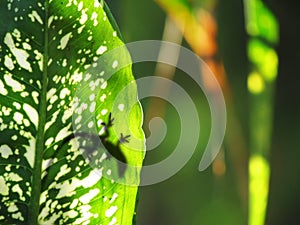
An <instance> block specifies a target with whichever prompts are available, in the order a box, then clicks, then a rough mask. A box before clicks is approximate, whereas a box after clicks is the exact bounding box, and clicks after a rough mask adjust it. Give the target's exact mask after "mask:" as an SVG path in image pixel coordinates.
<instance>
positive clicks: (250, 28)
mask: <svg viewBox="0 0 300 225" xmlns="http://www.w3.org/2000/svg"><path fill="white" fill-rule="evenodd" d="M244 4H245V14H246V29H247V33H248V35H249V41H248V58H249V61H250V64H251V70H250V73H249V75H248V90H249V93H250V104H251V106H250V109H251V112H250V120H249V123H250V126H249V127H250V159H249V165H248V166H249V209H248V210H249V212H248V213H249V215H248V225H263V224H264V223H265V214H266V208H267V202H268V193H269V178H270V163H269V159H268V156H269V152H270V141H271V135H272V133H271V131H272V124H273V100H274V83H275V80H276V76H277V67H278V57H277V53H276V51H275V49H274V46H276V44H277V43H278V39H279V37H278V23H277V21H276V18H275V17H274V15H273V14H272V12H271V11H270V10H269V9H268V8H267V6H266V5H264V3H263V2H262V1H261V0H245V1H244Z"/></svg>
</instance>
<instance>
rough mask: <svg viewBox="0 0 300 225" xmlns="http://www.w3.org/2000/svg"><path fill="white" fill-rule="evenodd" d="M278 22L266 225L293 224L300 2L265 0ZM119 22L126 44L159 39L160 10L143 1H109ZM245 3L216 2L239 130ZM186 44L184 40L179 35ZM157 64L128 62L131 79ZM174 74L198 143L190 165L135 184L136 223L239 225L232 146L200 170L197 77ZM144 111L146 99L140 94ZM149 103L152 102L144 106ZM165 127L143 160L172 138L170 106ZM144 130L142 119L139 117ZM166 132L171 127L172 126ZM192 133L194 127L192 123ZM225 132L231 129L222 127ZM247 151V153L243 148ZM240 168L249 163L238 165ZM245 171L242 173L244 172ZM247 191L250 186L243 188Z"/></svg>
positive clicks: (242, 212) (244, 107)
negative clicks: (221, 165)
mask: <svg viewBox="0 0 300 225" xmlns="http://www.w3.org/2000/svg"><path fill="white" fill-rule="evenodd" d="M266 3H267V5H268V6H269V7H270V8H271V9H272V10H273V12H274V14H275V15H276V17H277V19H278V21H279V25H280V43H279V46H278V49H277V50H278V55H279V72H278V78H277V82H276V91H275V99H274V109H275V111H274V112H275V115H274V121H273V135H272V142H271V152H270V166H271V180H270V195H269V202H268V208H267V215H266V224H267V225H283V224H289V225H299V224H300V213H299V209H300V206H299V204H300V203H299V202H300V163H299V160H300V137H299V127H300V126H299V125H300V124H299V123H300V119H299V115H300V112H299V110H300V95H299V93H298V92H299V80H300V74H299V65H300V62H299V61H300V44H299V40H300V3H299V2H298V1H275V0H269V1H266ZM108 4H109V6H110V8H111V10H112V12H113V15H114V16H115V18H116V21H117V23H118V24H119V27H120V30H121V33H122V35H123V38H124V41H125V43H128V42H132V41H137V40H152V39H154V40H161V38H162V32H163V29H164V23H165V18H166V15H165V13H164V11H163V10H162V9H161V8H160V7H159V6H158V5H157V4H156V3H155V2H154V1H149V0H139V1H137V0H123V1H108ZM243 11H244V8H243V2H242V1H240V0H231V1H220V3H219V4H218V6H217V9H216V18H217V20H218V44H219V49H220V53H221V57H222V60H223V62H224V65H225V69H226V73H227V76H228V77H227V78H228V80H229V84H230V88H231V92H232V95H233V102H234V105H235V108H236V112H237V117H238V119H239V121H240V124H241V127H242V129H243V130H242V132H243V134H244V135H245V137H246V144H247V143H248V139H247V135H248V133H249V131H248V129H249V127H248V117H249V97H248V91H247V85H246V80H247V74H248V69H249V68H248V61H247V52H246V41H247V36H246V31H245V28H244V12H243ZM183 45H184V46H186V47H188V45H187V44H186V43H185V42H184V43H183ZM154 68H155V65H154V64H151V63H143V64H139V65H134V74H135V76H136V77H137V78H139V77H143V76H149V75H151V74H153V73H154ZM174 80H175V81H176V82H178V83H179V84H180V85H181V86H183V87H185V89H188V90H191V91H190V94H191V96H192V97H193V99H195V101H196V102H199V103H197V108H198V109H199V115H200V119H201V118H202V120H203V123H201V130H202V131H203V132H202V133H201V135H202V136H201V137H200V143H199V147H198V149H199V150H197V151H196V153H195V155H194V156H193V158H192V159H191V160H190V161H189V162H188V164H187V165H186V166H185V167H184V168H183V169H182V170H181V171H180V172H179V173H178V174H176V175H175V176H173V177H172V178H170V179H168V180H167V181H164V182H162V183H159V184H155V185H151V186H148V187H141V188H140V192H139V202H138V210H137V225H153V224H156V225H166V224H172V225H186V224H189V225H199V224H200V225H219V224H222V225H227V224H228V225H243V224H247V211H248V209H247V199H246V200H245V199H243V198H241V196H240V194H239V192H240V190H239V182H240V181H239V180H238V178H237V176H236V172H237V171H236V170H237V168H236V167H234V162H233V161H232V157H230V154H232V153H231V151H230V148H229V147H228V146H226V145H225V146H224V148H223V149H222V154H223V157H224V162H225V165H226V172H225V174H223V175H222V176H217V175H215V174H214V173H213V171H212V168H211V167H210V168H208V169H207V170H205V171H204V172H201V173H200V172H198V170H197V167H198V164H199V161H200V158H201V154H202V151H201V149H203V146H205V141H206V139H207V136H208V131H207V130H209V125H210V124H209V122H207V118H208V115H209V114H208V109H207V107H204V106H203V105H205V104H206V103H205V98H204V96H203V94H202V93H201V91H199V93H197V92H196V91H193V90H194V86H193V85H195V84H193V82H192V81H190V80H188V79H187V78H185V77H184V74H182V73H181V72H180V71H177V73H176V75H175V77H174ZM142 104H143V107H144V112H147V110H148V108H147V107H153V106H151V104H149V99H145V100H143V101H142ZM149 105H150V106H149ZM164 119H165V122H166V123H167V125H168V134H167V137H166V139H165V140H164V142H163V143H162V144H161V146H160V147H159V148H157V149H156V150H155V151H152V152H151V153H149V154H148V155H147V157H146V161H145V164H149V163H151V162H153V161H159V159H161V158H163V157H166V156H167V155H168V154H169V153H170V152H168V151H170V149H171V148H172V146H173V145H174V140H176V137H178V132H179V130H178V129H180V128H178V126H179V124H178V115H177V114H176V111H175V110H174V109H173V108H172V107H167V109H166V113H165V114H164ZM145 131H147V124H145ZM170 131H172V132H170ZM191 132H192V128H191ZM227 132H231V131H230V130H227ZM246 154H249V153H247V152H246ZM242 166H243V168H241V170H242V171H243V170H244V169H245V168H247V165H242ZM243 175H244V176H245V177H246V178H247V174H243ZM244 191H245V192H247V191H248V190H244Z"/></svg>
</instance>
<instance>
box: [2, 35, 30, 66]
mask: <svg viewBox="0 0 300 225" xmlns="http://www.w3.org/2000/svg"><path fill="white" fill-rule="evenodd" d="M4 43H5V44H6V45H7V47H8V48H9V49H10V51H11V53H12V54H13V55H14V56H15V57H16V60H17V62H18V64H19V65H20V66H21V67H22V68H23V69H25V70H28V71H29V72H32V68H31V65H30V63H29V62H28V61H27V59H28V57H29V54H28V53H27V52H26V51H25V50H23V49H18V48H17V47H16V46H15V43H14V40H13V38H12V36H11V34H10V33H7V34H6V35H5V38H4Z"/></svg>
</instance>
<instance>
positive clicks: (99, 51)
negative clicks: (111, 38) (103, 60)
mask: <svg viewBox="0 0 300 225" xmlns="http://www.w3.org/2000/svg"><path fill="white" fill-rule="evenodd" d="M106 51H107V47H106V46H103V45H101V46H100V47H99V48H98V50H97V52H96V54H97V55H102V54H103V53H104V52H106Z"/></svg>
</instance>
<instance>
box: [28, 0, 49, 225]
mask: <svg viewBox="0 0 300 225" xmlns="http://www.w3.org/2000/svg"><path fill="white" fill-rule="evenodd" d="M48 10H49V2H48V0H46V1H45V20H44V21H45V22H44V24H45V25H44V29H45V30H44V55H43V56H44V58H43V77H42V92H41V95H40V106H39V115H41V116H40V117H39V123H38V128H37V135H36V148H35V159H34V168H33V176H32V185H31V187H32V191H31V198H30V202H29V209H28V221H30V225H38V216H39V211H40V195H41V179H42V178H41V175H42V161H43V150H44V138H45V137H44V134H45V124H46V113H47V87H48V71H47V62H48V22H47V20H48Z"/></svg>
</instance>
